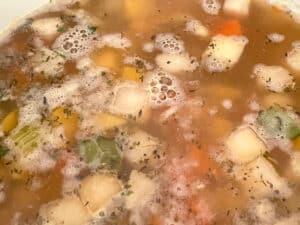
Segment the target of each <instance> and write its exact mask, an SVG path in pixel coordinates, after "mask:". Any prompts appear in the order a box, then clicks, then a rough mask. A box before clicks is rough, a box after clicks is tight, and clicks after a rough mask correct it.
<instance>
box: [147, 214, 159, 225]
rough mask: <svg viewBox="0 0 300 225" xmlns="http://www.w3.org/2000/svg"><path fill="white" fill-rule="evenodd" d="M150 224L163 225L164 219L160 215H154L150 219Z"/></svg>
mask: <svg viewBox="0 0 300 225" xmlns="http://www.w3.org/2000/svg"><path fill="white" fill-rule="evenodd" d="M147 224H149V225H162V221H161V218H160V216H157V215H152V216H151V217H150V218H149V220H148V223H147Z"/></svg>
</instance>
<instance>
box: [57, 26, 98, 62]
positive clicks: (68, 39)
mask: <svg viewBox="0 0 300 225" xmlns="http://www.w3.org/2000/svg"><path fill="white" fill-rule="evenodd" d="M97 40H98V35H97V32H96V31H95V29H94V28H93V27H88V26H80V25H78V26H75V27H73V28H71V29H69V30H68V31H67V32H65V33H63V34H62V35H60V36H59V37H58V38H57V39H56V41H55V43H54V44H53V46H52V47H53V49H55V50H57V51H59V52H60V53H61V54H63V55H64V56H65V57H67V58H69V59H78V58H80V57H82V56H85V55H87V54H89V53H90V52H91V51H92V50H93V48H94V46H95V45H96V43H97Z"/></svg>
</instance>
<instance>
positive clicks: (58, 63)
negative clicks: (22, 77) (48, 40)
mask: <svg viewBox="0 0 300 225" xmlns="http://www.w3.org/2000/svg"><path fill="white" fill-rule="evenodd" d="M30 62H31V63H32V66H33V71H34V72H35V73H38V74H43V75H44V76H45V77H46V78H54V77H60V76H61V75H62V73H63V71H64V66H65V62H66V59H65V57H63V56H62V55H61V54H59V53H58V52H55V51H52V50H50V49H48V48H41V49H39V50H38V51H37V52H36V53H35V54H34V55H33V57H32V58H31V59H30Z"/></svg>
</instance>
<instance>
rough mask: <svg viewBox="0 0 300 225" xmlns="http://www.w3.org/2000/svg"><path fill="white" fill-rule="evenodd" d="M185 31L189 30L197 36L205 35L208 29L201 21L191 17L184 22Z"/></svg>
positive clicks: (207, 33)
mask: <svg viewBox="0 0 300 225" xmlns="http://www.w3.org/2000/svg"><path fill="white" fill-rule="evenodd" d="M185 31H187V32H190V33H192V34H194V35H196V36H199V37H207V36H208V35H209V30H208V29H207V28H206V27H205V26H204V25H203V24H202V23H201V21H199V20H196V19H193V20H190V21H188V22H187V23H186V25H185Z"/></svg>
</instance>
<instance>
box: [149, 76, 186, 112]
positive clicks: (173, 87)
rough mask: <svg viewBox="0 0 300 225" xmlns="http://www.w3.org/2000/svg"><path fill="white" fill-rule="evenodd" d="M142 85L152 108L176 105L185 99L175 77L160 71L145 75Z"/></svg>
mask: <svg viewBox="0 0 300 225" xmlns="http://www.w3.org/2000/svg"><path fill="white" fill-rule="evenodd" d="M144 84H145V86H146V87H145V88H146V90H147V92H148V94H149V101H150V104H151V105H152V106H154V107H158V106H166V105H167V106H170V105H176V104H178V103H179V102H181V101H182V100H183V99H184V97H185V95H184V91H183V89H182V88H181V87H180V84H179V82H178V81H177V79H176V77H174V76H173V75H171V74H169V73H167V72H165V71H162V70H156V71H153V72H149V73H148V74H146V76H145V80H144Z"/></svg>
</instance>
